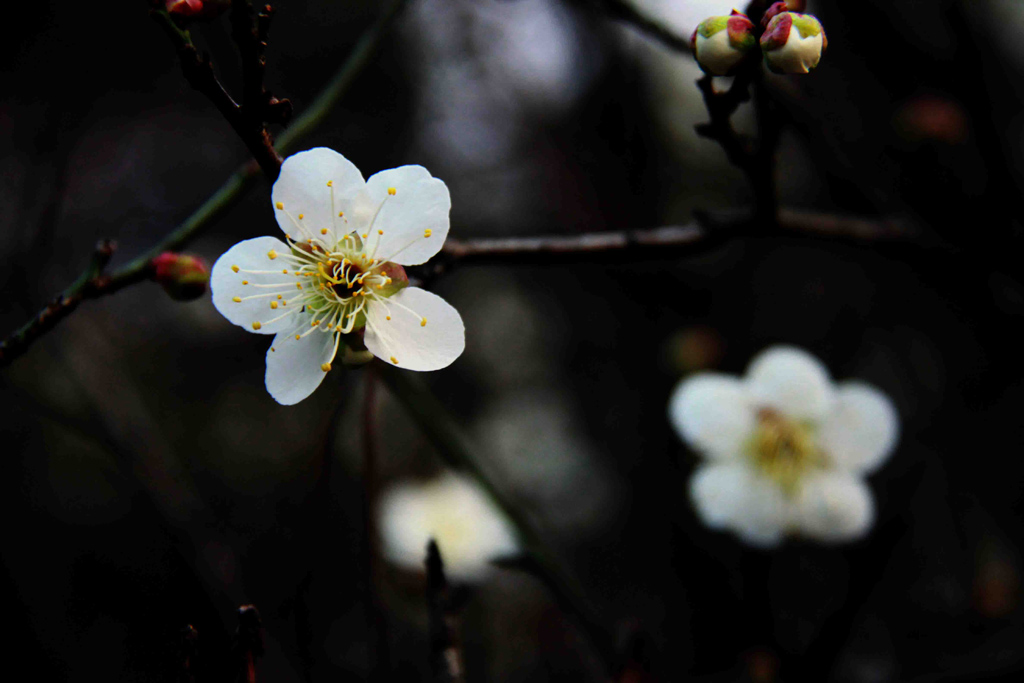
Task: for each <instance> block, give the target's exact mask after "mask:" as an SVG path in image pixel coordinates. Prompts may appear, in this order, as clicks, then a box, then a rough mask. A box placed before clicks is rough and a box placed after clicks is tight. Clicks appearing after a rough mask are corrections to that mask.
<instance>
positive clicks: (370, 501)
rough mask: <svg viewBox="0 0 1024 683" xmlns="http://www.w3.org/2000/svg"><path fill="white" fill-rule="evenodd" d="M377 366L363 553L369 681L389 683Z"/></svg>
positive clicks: (370, 394)
mask: <svg viewBox="0 0 1024 683" xmlns="http://www.w3.org/2000/svg"><path fill="white" fill-rule="evenodd" d="M374 369H375V368H374V366H372V365H370V366H368V367H367V368H366V372H365V373H364V375H363V382H364V390H365V393H364V394H363V419H362V423H363V486H362V490H363V554H364V556H365V557H364V558H363V559H364V561H365V567H364V568H365V574H364V581H365V582H366V587H365V596H364V599H365V600H366V626H367V629H368V630H369V632H370V636H369V637H368V638H367V639H366V642H367V647H368V650H369V652H368V655H369V656H368V660H369V668H370V670H369V677H368V678H369V680H371V681H381V682H384V683H386V681H388V680H389V679H390V676H391V663H390V662H391V657H390V646H389V643H388V632H387V622H386V621H385V619H384V608H383V605H381V601H380V596H379V595H378V594H377V583H376V574H377V572H376V571H375V570H376V567H377V556H378V544H377V531H376V524H375V522H374V520H375V517H374V513H375V511H376V509H377V377H376V373H375V372H374Z"/></svg>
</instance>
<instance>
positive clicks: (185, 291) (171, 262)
mask: <svg viewBox="0 0 1024 683" xmlns="http://www.w3.org/2000/svg"><path fill="white" fill-rule="evenodd" d="M152 264H153V279H154V280H156V281H157V282H159V283H160V286H161V287H163V288H164V291H165V292H167V294H168V295H169V296H170V297H171V298H172V299H174V300H176V301H191V300H192V299H198V298H199V297H201V296H202V295H203V294H205V293H206V286H207V284H208V283H209V281H210V270H209V268H207V267H206V263H205V262H204V261H203V260H202V259H201V258H199V257H198V256H191V255H189V254H175V253H173V252H170V251H165V252H164V253H162V254H160V255H159V256H157V257H156V258H155V259H153V261H152Z"/></svg>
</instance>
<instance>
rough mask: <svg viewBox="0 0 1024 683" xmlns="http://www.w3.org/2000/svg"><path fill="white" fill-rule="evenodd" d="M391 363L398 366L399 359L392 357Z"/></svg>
mask: <svg viewBox="0 0 1024 683" xmlns="http://www.w3.org/2000/svg"><path fill="white" fill-rule="evenodd" d="M391 362H392V363H394V364H395V365H398V359H397V358H395V357H394V356H391Z"/></svg>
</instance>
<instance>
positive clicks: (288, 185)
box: [271, 147, 365, 239]
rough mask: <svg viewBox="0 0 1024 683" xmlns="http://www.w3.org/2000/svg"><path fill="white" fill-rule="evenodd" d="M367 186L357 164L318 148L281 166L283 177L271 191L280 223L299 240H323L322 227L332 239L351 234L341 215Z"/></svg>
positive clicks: (296, 155)
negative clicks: (349, 200) (350, 199)
mask: <svg viewBox="0 0 1024 683" xmlns="http://www.w3.org/2000/svg"><path fill="white" fill-rule="evenodd" d="M328 182H330V183H331V185H330V186H328V185H327V183H328ZM364 185H365V183H364V181H363V174H362V173H360V172H359V169H358V168H356V167H355V164H353V163H352V162H351V161H349V160H348V159H346V158H345V157H343V156H342V155H340V154H338V153H337V152H335V151H334V150H333V149H328V148H326V147H316V148H314V149H310V150H307V151H305V152H299V153H298V154H293V155H291V156H290V157H288V158H287V159H285V160H284V163H283V164H281V175H279V176H278V177H277V181H276V182H275V183H274V189H273V190H272V191H271V199H272V201H273V203H274V215H275V216H276V217H277V224H278V225H279V226H281V229H282V230H283V231H284V233H285V234H286V235H291V236H292V237H293V238H296V239H309V238H311V237H315V238H320V236H321V235H320V230H321V229H323V228H326V229H327V230H329V231H331V236H332V237H333V236H334V235H335V234H337V235H338V236H340V235H342V234H346V233H348V232H351V230H349V229H347V227H346V226H345V223H344V218H343V217H339V216H338V212H342V211H346V210H347V207H348V200H347V199H346V198H348V197H351V196H352V195H353V194H355V193H357V192H359V191H360V190H361V189H362V188H363V187H364ZM332 192H333V195H334V203H333V204H332V202H331V195H332ZM278 205H281V207H282V208H280V209H279V208H277V207H278ZM300 215H301V216H302V218H301V219H300V218H299V216H300Z"/></svg>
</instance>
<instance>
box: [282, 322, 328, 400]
mask: <svg viewBox="0 0 1024 683" xmlns="http://www.w3.org/2000/svg"><path fill="white" fill-rule="evenodd" d="M334 336H335V335H333V334H331V333H329V332H321V331H320V330H317V331H315V332H310V333H309V334H307V335H305V336H304V337H302V338H301V339H296V338H295V332H292V331H288V332H282V333H281V334H279V335H277V336H276V337H274V343H273V344H271V345H270V348H269V349H267V374H266V383H267V391H269V392H270V395H271V396H273V397H274V400H275V401H277V402H278V403H280V404H281V405H286V406H290V405H294V404H296V403H298V402H299V401H301V400H302V399H304V398H306V397H307V396H309V395H310V394H312V393H313V391H314V390H315V389H316V388H317V387H318V386H320V383H321V382H323V381H324V377H326V376H327V373H326V372H324V371H323V368H322V367H321V366H322V365H323V364H324V363H329V362H330V361H331V355H332V354H333V353H334Z"/></svg>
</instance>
